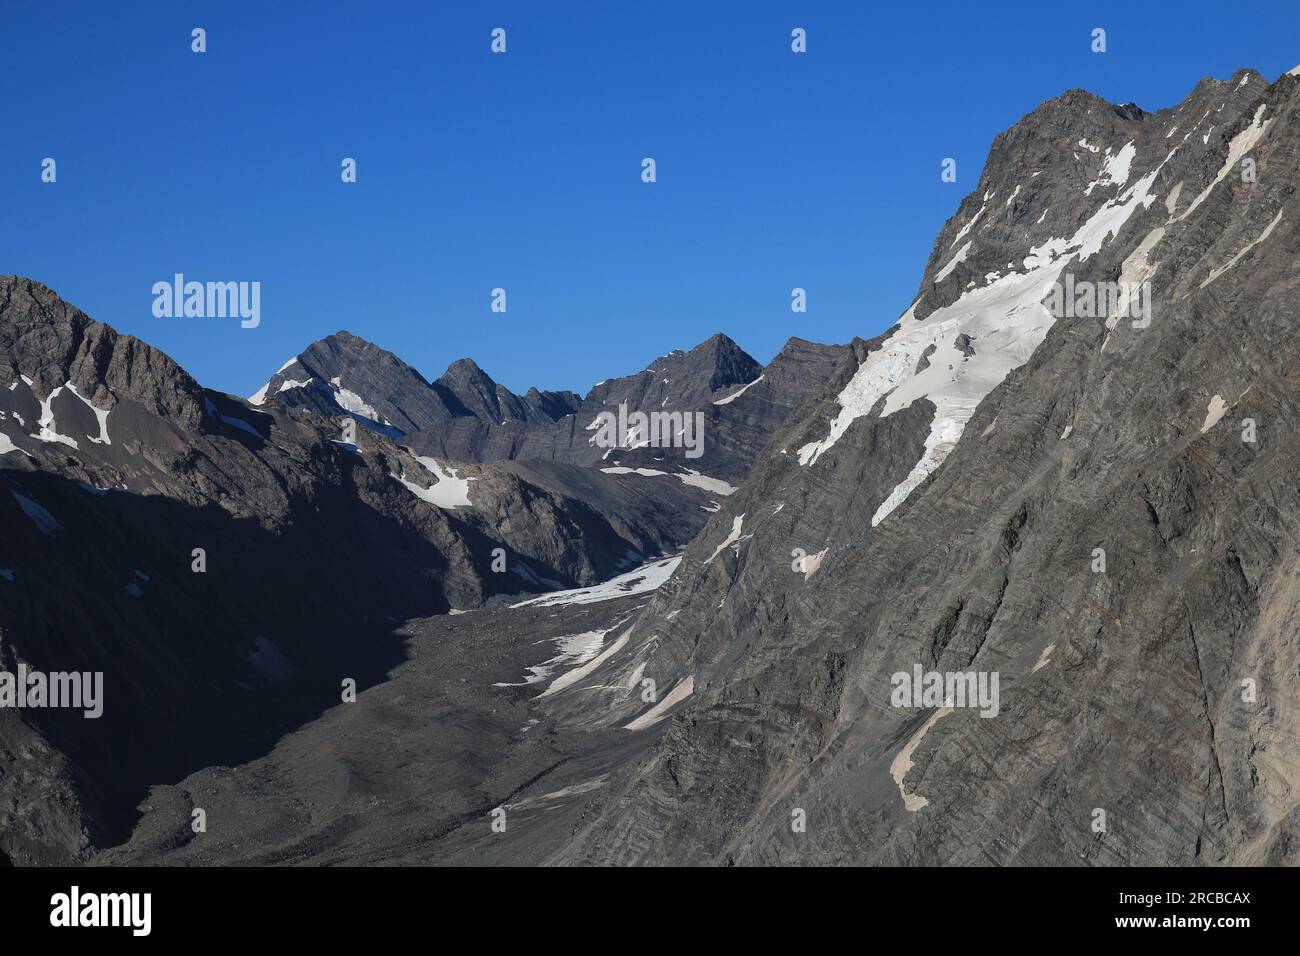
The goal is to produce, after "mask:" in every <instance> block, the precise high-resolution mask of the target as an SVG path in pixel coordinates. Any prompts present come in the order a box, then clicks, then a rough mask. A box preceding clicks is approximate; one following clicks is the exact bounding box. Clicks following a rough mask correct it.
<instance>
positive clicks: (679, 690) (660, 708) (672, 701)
mask: <svg viewBox="0 0 1300 956" xmlns="http://www.w3.org/2000/svg"><path fill="white" fill-rule="evenodd" d="M693 693H695V677H694V675H692V676H690V677H687V678H686V680H684V681H680V682H678V684H677V686H676V687H674V688H673V689H672V690H670V691H669V692H668V696H666V697H665V698H664V699H663V700H661V701H659V703H657V704H655V705H654V706H653V707H652V708H650V709H649V710H648V711H646V712H645V713H644V714H642V715H641V716H640V717H638V718H637V719H636V720H634V721H632V722H631V723H630V724H628V725H626V726H625V727H624V728H623V729H624V730H634V731H635V730H645V729H646V728H647V727H653V726H654V725H655V724H657V723H659V721H661V720H663V719H664V718H665V717H667V716H668V711H670V710H672V709H673V708H674V707H676V706H677V705H678V704H680V703H681V702H682V701H684V700H686V698H688V697H690V696H691V694H693Z"/></svg>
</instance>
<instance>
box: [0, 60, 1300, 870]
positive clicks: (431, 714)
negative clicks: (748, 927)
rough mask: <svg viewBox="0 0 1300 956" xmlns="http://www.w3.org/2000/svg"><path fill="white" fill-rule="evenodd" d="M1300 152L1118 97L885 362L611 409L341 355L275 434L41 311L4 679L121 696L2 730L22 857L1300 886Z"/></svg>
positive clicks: (803, 345)
mask: <svg viewBox="0 0 1300 956" xmlns="http://www.w3.org/2000/svg"><path fill="white" fill-rule="evenodd" d="M1298 120H1300V71H1292V72H1291V73H1289V74H1286V75H1284V76H1282V77H1280V78H1279V79H1278V80H1277V81H1276V82H1274V83H1271V84H1270V83H1269V82H1268V81H1267V80H1265V79H1264V78H1263V77H1261V76H1260V75H1259V74H1257V73H1255V72H1253V71H1249V70H1242V71H1238V72H1237V73H1236V74H1234V75H1233V76H1232V77H1231V78H1229V79H1228V80H1224V81H1220V80H1214V79H1206V80H1204V81H1202V82H1201V83H1200V84H1198V85H1197V87H1196V88H1195V89H1194V90H1193V91H1192V92H1191V93H1190V94H1189V95H1188V97H1187V98H1186V99H1185V100H1184V101H1183V102H1182V103H1181V104H1179V105H1178V106H1176V107H1172V108H1170V109H1166V110H1161V111H1159V112H1154V113H1147V112H1145V111H1143V110H1142V109H1140V108H1139V107H1137V106H1136V105H1133V104H1124V105H1114V104H1110V103H1108V102H1106V101H1104V100H1102V99H1100V98H1098V97H1096V96H1094V95H1092V94H1089V93H1086V92H1084V91H1079V90H1071V91H1068V92H1066V93H1064V94H1062V95H1061V96H1059V97H1056V98H1055V99H1053V100H1050V101H1048V102H1046V103H1044V104H1043V105H1042V106H1040V107H1039V108H1038V109H1036V110H1035V111H1033V112H1032V113H1030V114H1029V115H1028V116H1026V117H1024V118H1023V119H1022V120H1020V121H1019V122H1018V123H1017V124H1016V125H1015V126H1013V127H1012V128H1011V129H1009V130H1007V131H1006V132H1004V133H1002V134H1001V135H999V136H998V137H997V138H996V139H995V140H994V142H993V145H992V148H991V150H990V154H989V157H988V161H987V162H986V164H985V167H984V172H983V174H982V176H981V178H980V181H979V183H978V184H977V185H976V187H975V189H974V191H973V192H971V193H970V194H969V195H968V196H966V198H965V199H964V200H963V201H962V202H961V204H960V205H959V207H958V208H957V211H956V213H955V214H954V215H953V217H952V218H951V219H950V220H949V221H948V222H947V223H946V224H945V225H944V227H943V228H942V229H941V230H940V232H939V234H938V236H937V237H936V240H935V244H934V247H933V250H932V252H931V254H930V256H929V259H928V261H927V262H926V263H925V264H924V266H923V268H922V270H921V279H920V285H919V288H918V290H917V294H916V297H915V300H914V301H913V302H912V303H911V305H910V306H909V307H908V308H907V309H906V310H905V311H904V312H903V314H902V315H901V316H899V318H898V319H897V321H896V322H895V323H894V324H893V325H892V326H891V327H890V328H889V329H888V330H886V331H885V332H884V333H882V334H881V335H879V336H875V337H873V338H871V339H866V340H863V339H857V340H854V341H853V342H850V343H848V344H845V345H840V346H834V345H817V344H814V343H810V342H806V341H803V340H800V339H791V340H790V341H789V342H788V343H787V345H786V346H785V347H784V348H783V349H782V350H781V352H780V353H779V354H778V355H777V356H776V357H775V358H774V359H773V360H772V362H771V363H769V364H768V365H766V366H762V365H760V364H759V363H757V362H756V361H754V360H753V359H752V358H751V357H750V356H748V355H747V354H746V353H745V352H744V351H743V350H742V349H741V348H740V347H739V346H737V345H736V343H735V342H733V341H732V340H731V339H729V338H727V337H726V336H723V335H714V336H713V337H711V338H709V339H707V340H706V341H704V342H702V343H700V344H699V345H697V346H695V347H694V348H692V349H690V350H689V351H677V352H673V353H670V354H669V355H666V356H660V357H658V358H656V359H653V360H652V361H651V362H650V364H649V365H648V366H647V367H646V368H645V369H644V370H643V371H640V372H638V373H636V374H633V375H627V376H623V377H619V378H611V379H609V380H607V381H605V382H602V383H600V384H599V385H597V386H595V387H593V388H592V390H591V391H590V392H589V393H588V394H587V395H586V396H579V395H576V394H574V393H572V392H548V391H540V390H538V389H537V388H533V389H530V390H529V391H528V392H527V393H526V394H525V395H522V396H520V395H516V394H514V393H512V392H511V391H510V390H508V389H506V388H504V387H503V386H501V385H499V384H498V383H496V382H495V381H493V380H492V378H491V377H490V376H489V375H488V374H487V373H486V372H485V371H483V370H482V369H480V368H479V367H478V366H477V365H476V364H475V363H474V362H473V361H472V360H469V359H460V360H458V361H456V362H453V363H452V364H451V366H450V367H449V368H448V369H447V371H446V372H445V373H444V374H443V375H442V376H441V377H439V378H437V379H435V380H432V381H430V380H427V379H426V378H425V377H424V376H423V375H421V374H420V373H419V372H417V371H416V370H415V369H413V368H412V367H411V366H409V365H407V364H406V363H405V362H403V361H402V360H401V359H400V358H398V357H397V356H395V355H393V354H392V353H390V352H387V351H385V350H383V349H382V348H380V347H379V346H377V345H374V344H372V343H370V342H367V341H365V340H364V339H362V338H359V337H358V336H356V335H353V334H350V333H348V332H338V333H335V334H334V335H330V336H328V337H326V338H324V339H321V340H320V341H318V342H315V343H313V344H311V345H309V346H308V347H307V348H306V349H304V351H303V352H301V353H300V354H299V355H297V356H295V357H294V358H293V359H291V360H290V361H289V362H287V363H285V365H284V366H282V367H281V368H280V369H279V370H278V371H276V372H275V373H274V375H272V376H271V377H270V379H269V380H268V381H267V384H266V385H265V386H264V387H263V388H262V389H260V390H259V391H258V392H257V394H255V395H254V396H252V397H251V398H249V399H242V398H238V397H235V396H230V395H226V394H223V393H218V392H215V391H213V390H210V389H204V388H203V387H202V386H201V385H199V384H198V383H197V382H195V381H194V380H193V379H192V378H191V377H190V376H189V375H188V374H187V373H186V372H185V371H184V370H183V369H182V368H180V367H179V366H178V365H176V363H174V362H173V361H172V360H171V359H169V358H168V357H167V356H165V355H163V354H162V353H160V352H158V351H157V350H155V349H153V348H151V347H150V346H148V345H147V344H145V343H144V342H142V341H140V340H138V339H135V338H132V337H130V336H121V335H118V334H117V333H116V332H114V331H113V330H112V329H110V328H108V327H107V326H104V325H102V324H100V323H97V322H95V321H93V320H92V319H91V318H90V317H88V316H86V315H85V314H84V313H82V312H81V311H80V310H78V309H77V308H76V307H74V306H72V305H70V304H69V303H67V302H64V301H63V300H62V299H60V298H59V297H58V295H57V294H55V293H54V292H53V291H51V290H50V289H48V288H46V287H45V286H43V285H41V284H40V283H38V282H35V281H32V280H30V279H24V278H18V277H4V278H0V356H3V358H2V359H0V470H2V471H3V475H2V476H0V478H2V480H3V481H4V483H5V485H6V487H7V490H8V492H9V494H7V495H6V494H3V493H0V527H3V528H4V534H3V536H2V537H0V670H9V671H13V670H15V669H16V668H17V667H18V665H19V664H20V663H23V664H26V665H27V666H30V667H35V668H40V669H44V670H48V671H56V670H78V671H102V672H103V673H104V675H105V681H104V682H105V709H104V716H103V717H102V718H100V719H98V720H86V719H84V718H83V717H82V716H81V714H80V713H79V712H78V713H68V712H63V711H55V710H24V711H21V712H20V711H16V710H13V709H2V708H0V771H3V772H0V851H2V852H3V854H4V855H5V858H7V859H8V860H10V861H12V862H14V863H53V862H79V863H80V862H85V863H103V864H114V863H128V862H129V863H160V862H161V863H221V864H226V863H236V862H249V863H267V864H270V863H340V862H342V863H392V862H436V863H468V862H486V863H502V864H506V863H535V864H652V863H689V864H717V865H729V864H750V865H753V864H785V863H801V864H809V863H812V864H838V863H859V864H861V863H869V864H894V865H903V864H906V865H946V864H968V865H974V864H983V865H989V864H999V865H1001V864H1039V865H1044V864H1046V865H1116V864H1137V863H1141V864H1157V865H1241V864H1292V865H1294V864H1295V863H1297V862H1300V856H1298V854H1300V800H1298V799H1297V796H1296V794H1297V792H1298V791H1300V776H1298V773H1297V768H1300V759H1297V758H1300V743H1298V738H1300V735H1298V733H1297V732H1298V731H1300V697H1298V696H1297V686H1298V685H1297V675H1298V674H1300V643H1298V642H1297V640H1296V637H1295V633H1296V629H1295V622H1294V620H1293V619H1294V618H1295V617H1296V616H1297V614H1300V590H1298V589H1297V584H1296V581H1297V577H1296V575H1297V573H1300V538H1298V537H1297V535H1300V528H1297V526H1296V516H1297V515H1298V514H1300V486H1297V485H1296V483H1295V481H1294V477H1293V476H1294V475H1295V474H1296V472H1297V467H1296V466H1297V464H1300V441H1298V440H1297V439H1296V437H1295V435H1296V431H1295V428H1294V427H1293V425H1294V424H1295V416H1296V409H1297V405H1296V401H1297V395H1298V394H1300V390H1298V386H1300V382H1298V381H1297V380H1296V377H1295V372H1294V369H1295V368H1296V367H1297V365H1298V364H1300V346H1298V345H1297V344H1296V336H1295V334H1294V332H1295V329H1296V327H1297V323H1298V322H1300V272H1298V271H1297V262H1298V261H1300V231H1297V221H1300V199H1298V198H1297V185H1298V184H1300V174H1298V173H1297V170H1298V169H1300V121H1298ZM878 324H879V323H877V325H878ZM539 378H541V376H540V375H539ZM620 408H622V409H625V410H634V411H643V412H646V413H649V412H654V411H658V412H664V413H674V412H675V413H679V414H682V415H686V414H690V415H695V414H698V415H700V416H701V420H702V421H703V435H704V442H703V444H702V447H701V449H700V451H701V454H700V455H699V456H698V457H693V456H692V455H691V454H689V452H690V449H688V448H684V447H675V446H669V447H660V446H656V445H654V444H651V443H647V442H645V441H644V440H632V441H622V440H620V442H619V443H618V444H617V445H616V446H613V447H608V446H603V445H602V444H601V443H600V442H598V441H597V440H596V436H597V435H598V434H599V431H598V427H597V426H598V425H599V423H600V421H601V419H602V416H604V415H606V413H608V414H612V415H615V416H616V415H617V413H618V411H619V409H620ZM625 437H626V436H620V439H622V438H625ZM196 562H201V563H202V564H203V565H204V568H203V570H196ZM914 673H915V674H931V673H935V674H940V675H954V674H956V675H963V674H969V675H972V677H973V678H974V677H976V676H978V677H980V679H981V680H984V679H985V678H987V679H988V680H989V682H990V683H991V684H992V686H995V687H997V688H998V689H999V690H998V692H999V695H1000V696H999V699H998V700H997V701H995V702H991V703H992V706H987V707H984V708H983V710H982V711H981V709H978V708H974V707H968V706H962V705H961V704H960V703H959V702H958V701H957V700H955V699H954V697H953V695H952V694H951V684H950V685H949V691H948V692H945V693H942V694H940V695H939V697H938V698H937V699H935V700H933V701H930V702H928V703H922V704H921V705H919V706H918V705H917V701H915V700H911V699H907V700H904V701H902V702H900V699H899V696H898V694H897V693H896V692H897V688H898V686H899V675H903V677H904V678H907V676H908V675H911V674H914ZM349 680H352V681H354V682H355V684H356V687H357V689H358V693H357V695H356V698H355V701H347V700H341V699H340V693H339V690H340V685H341V684H343V685H346V683H347V681H349ZM196 808H200V809H202V810H203V811H204V817H205V819H206V821H207V825H206V830H204V831H201V832H196V831H195V830H194V828H193V827H192V825H191V822H192V818H193V814H194V811H195V809H196ZM497 824H500V825H499V826H498V825H497Z"/></svg>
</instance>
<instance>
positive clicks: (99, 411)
mask: <svg viewBox="0 0 1300 956" xmlns="http://www.w3.org/2000/svg"><path fill="white" fill-rule="evenodd" d="M68 391H69V392H71V393H72V394H73V395H76V396H77V398H79V399H81V401H82V402H83V403H85V405H86V407H87V408H89V409H90V410H91V411H92V412H94V413H95V418H97V419H98V420H99V437H98V438H92V439H91V442H93V443H94V444H96V445H111V444H113V443H112V442H111V441H110V440H109V438H108V413H109V412H110V411H112V409H111V408H96V407H95V406H94V405H92V404H91V402H90V399H88V398H86V396H85V395H82V394H81V393H80V392H79V391H77V387H76V386H75V385H73V384H72V383H71V382H69V383H68Z"/></svg>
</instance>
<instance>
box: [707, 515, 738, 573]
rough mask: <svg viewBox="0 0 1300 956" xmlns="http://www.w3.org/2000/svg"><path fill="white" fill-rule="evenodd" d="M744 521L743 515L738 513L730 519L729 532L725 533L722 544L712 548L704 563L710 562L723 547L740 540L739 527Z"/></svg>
mask: <svg viewBox="0 0 1300 956" xmlns="http://www.w3.org/2000/svg"><path fill="white" fill-rule="evenodd" d="M744 523H745V516H744V515H738V516H737V517H735V518H732V519H731V533H730V534H728V535H727V537H726V538H725V539H724V540H723V542H722V544H720V545H718V546H717V548H715V549H714V551H713V553H712V554H711V555H709V560H708V561H705V562H704V563H705V564H712V563H713V559H714V558H716V557H717V556H718V555H720V554H721V553H722V552H723V550H724V549H726V548H729V547H731V546H732V545H733V544H735V543H736V542H737V541H739V540H740V529H741V527H742V526H743V525H744Z"/></svg>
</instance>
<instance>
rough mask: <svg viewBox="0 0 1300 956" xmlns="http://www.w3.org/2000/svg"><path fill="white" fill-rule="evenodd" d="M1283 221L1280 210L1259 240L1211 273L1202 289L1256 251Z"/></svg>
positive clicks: (1249, 244) (1248, 244) (1253, 241)
mask: <svg viewBox="0 0 1300 956" xmlns="http://www.w3.org/2000/svg"><path fill="white" fill-rule="evenodd" d="M1281 221H1282V210H1281V209H1279V210H1278V211H1277V215H1276V216H1274V217H1273V221H1272V222H1270V223H1269V224H1268V225H1267V226H1265V227H1264V231H1263V232H1261V233H1260V234H1259V238H1257V239H1254V240H1252V241H1251V242H1249V243H1247V244H1246V248H1244V249H1242V250H1241V251H1240V252H1238V253H1237V254H1236V255H1235V256H1233V257H1232V258H1231V259H1229V260H1228V261H1227V263H1225V264H1224V265H1221V266H1219V268H1217V269H1215V270H1214V271H1213V272H1211V273H1210V275H1209V278H1207V279H1206V280H1205V281H1204V282H1202V283H1201V288H1202V289H1204V288H1205V287H1206V286H1207V285H1209V284H1210V283H1211V282H1213V281H1214V280H1215V279H1217V278H1219V276H1221V275H1223V274H1224V273H1225V272H1227V271H1228V270H1229V269H1231V268H1232V267H1233V266H1235V265H1236V264H1237V263H1238V262H1240V261H1241V258H1242V257H1243V256H1244V255H1246V253H1248V252H1250V250H1251V249H1254V248H1255V247H1256V246H1257V245H1259V244H1260V243H1261V242H1263V241H1264V240H1265V239H1267V238H1268V237H1269V234H1270V233H1272V232H1273V229H1274V228H1275V227H1276V226H1277V224H1278V223H1279V222H1281Z"/></svg>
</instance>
